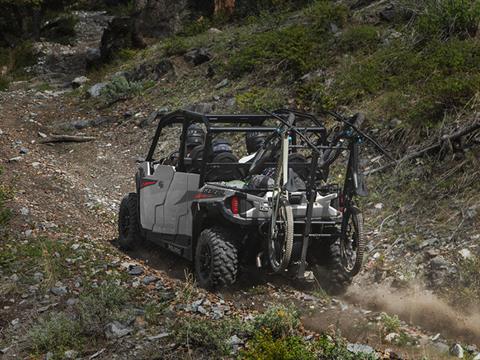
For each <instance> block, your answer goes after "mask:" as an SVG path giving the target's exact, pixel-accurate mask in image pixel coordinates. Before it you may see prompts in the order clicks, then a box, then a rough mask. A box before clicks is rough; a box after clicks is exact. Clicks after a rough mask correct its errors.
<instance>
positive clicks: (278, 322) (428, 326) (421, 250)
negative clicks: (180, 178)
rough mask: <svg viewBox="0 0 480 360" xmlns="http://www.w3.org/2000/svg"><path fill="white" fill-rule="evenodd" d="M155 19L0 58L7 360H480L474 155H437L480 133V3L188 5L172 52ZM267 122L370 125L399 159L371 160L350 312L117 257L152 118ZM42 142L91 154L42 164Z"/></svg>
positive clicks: (323, 300)
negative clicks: (337, 120)
mask: <svg viewBox="0 0 480 360" xmlns="http://www.w3.org/2000/svg"><path fill="white" fill-rule="evenodd" d="M147 3H148V4H147ZM152 3H155V2H153V1H151V2H146V5H144V7H140V8H137V9H138V10H139V11H137V12H131V11H132V10H131V9H130V10H127V11H126V12H120V13H119V12H113V11H108V12H104V11H103V10H104V9H92V8H88V9H85V8H81V9H75V10H73V9H72V10H71V11H69V10H67V13H66V15H68V16H70V15H72V16H73V17H74V18H75V21H74V24H73V29H74V31H73V32H72V33H71V35H69V36H68V37H67V38H68V39H67V41H63V40H65V39H62V40H61V41H59V40H58V36H57V35H58V34H57V35H54V36H53V35H52V36H53V37H50V35H48V32H44V35H45V36H43V37H42V38H40V39H39V41H30V42H28V43H24V44H23V45H19V46H18V47H17V48H15V49H14V50H13V51H14V53H13V55H12V52H11V50H9V52H8V54H9V56H8V59H10V60H9V62H8V63H7V65H5V67H4V68H3V70H2V73H1V75H0V88H1V87H2V84H3V88H4V89H5V91H4V92H0V110H1V113H2V121H1V122H0V144H1V145H0V159H1V160H2V161H3V164H1V169H2V174H1V175H0V176H1V178H2V182H1V185H0V231H1V232H0V234H1V240H0V279H1V281H0V353H1V354H2V356H3V357H4V358H6V359H10V358H12V359H13V358H18V357H19V356H22V357H28V356H30V357H32V358H44V357H46V358H49V359H54V358H83V359H87V358H89V359H94V358H97V359H102V358H104V359H111V358H120V359H123V358H125V359H128V358H132V357H138V358H144V359H152V358H222V357H226V358H229V357H230V358H235V357H239V358H248V359H257V358H258V359H264V358H265V359H303V358H305V359H313V358H322V359H348V358H352V359H354V358H355V359H356V358H379V357H383V358H392V359H396V358H413V359H417V358H418V359H420V358H429V359H438V358H449V357H457V358H469V359H472V358H475V359H479V358H480V355H479V350H478V348H477V347H478V346H480V326H479V324H480V303H479V300H478V299H479V298H480V275H479V274H480V247H479V240H480V232H479V230H478V229H479V223H480V187H479V183H478V181H477V179H478V174H479V171H480V166H479V153H480V152H479V148H478V143H479V140H480V138H479V134H478V131H472V132H465V134H464V135H463V136H458V137H453V138H449V137H450V136H451V135H452V134H456V133H462V131H463V130H464V129H469V128H475V126H476V124H478V122H479V121H480V119H479V118H478V110H479V109H478V106H479V105H478V94H479V90H480V89H479V86H480V85H479V84H480V81H479V79H478V76H479V74H480V72H479V70H480V41H479V39H478V36H477V28H478V24H479V22H480V8H479V7H478V6H477V2H475V1H450V0H448V1H447V0H445V1H444V0H441V1H438V0H435V1H434V0H422V1H420V2H419V1H416V2H414V1H408V0H399V1H320V0H318V1H301V2H295V1H286V0H285V1H278V2H270V1H262V2H256V6H254V7H252V5H251V4H250V3H249V2H247V1H244V2H242V1H237V2H236V8H235V10H233V12H229V13H223V15H222V14H221V13H217V15H216V16H211V14H212V13H213V12H215V9H214V8H213V10H212V9H200V8H195V7H191V4H190V5H189V4H187V3H186V2H185V4H181V2H178V5H177V6H180V7H181V8H180V7H179V8H175V7H174V8H169V9H166V11H167V10H168V11H170V12H172V13H174V14H176V15H178V16H177V17H176V18H175V22H174V23H167V22H161V24H163V25H165V28H164V29H167V30H164V31H163V32H155V31H157V30H158V29H157V30H155V31H154V30H152V28H149V27H148V26H147V24H148V23H149V21H150V20H149V19H148V18H147V17H145V16H144V15H145V11H146V10H145V9H151V8H149V7H148V6H152ZM158 3H159V4H160V3H163V2H161V1H159V2H158ZM234 3H235V2H234ZM149 4H150V5H149ZM272 4H274V6H272ZM0 5H2V3H1V2H0ZM137 5H138V4H137ZM159 6H161V5H159ZM189 6H190V7H189ZM107 10H108V8H107ZM157 10H158V8H157ZM207 10H208V11H207ZM184 11H185V13H184ZM229 11H230V10H229ZM64 15H65V14H64ZM64 15H62V16H61V18H64ZM125 15H127V16H125ZM139 19H140V20H139ZM135 24H137V25H138V24H142V26H141V27H140V28H141V30H140V28H139V27H137V25H135ZM60 27H61V26H60ZM67 27H68V26H67ZM58 28H59V26H52V27H50V31H53V29H58ZM48 29H49V28H48V27H47V29H45V31H47V30H48ZM122 29H123V30H122ZM125 29H127V30H128V31H124V30H125ZM149 29H150V30H149ZM149 31H150V32H149ZM158 31H160V30H158ZM47 35H48V36H47ZM139 35H141V36H139ZM135 41H138V42H139V43H140V44H139V43H135ZM135 44H136V45H141V47H144V46H145V47H144V48H143V49H138V48H135ZM137 47H138V46H137ZM4 53H6V52H5V51H4ZM1 54H2V53H0V55H1ZM30 54H35V55H36V56H35V57H34V60H32V58H31V57H30V56H29V55H30ZM12 59H14V60H15V61H13V62H12ZM0 60H2V57H1V56H0ZM1 79H4V80H3V83H2V80H1ZM7 89H8V90H7ZM279 107H289V108H298V109H302V110H307V111H312V112H315V111H318V110H319V109H322V108H328V109H336V110H339V111H341V112H343V113H346V114H351V113H354V112H357V111H361V112H364V113H366V114H367V123H366V124H365V129H367V131H368V132H369V133H370V134H371V135H373V136H375V137H376V138H377V139H378V140H379V141H380V142H381V143H382V144H383V145H384V146H385V147H386V148H387V149H388V150H389V152H390V153H391V154H392V155H394V157H395V158H397V159H400V160H399V161H398V162H396V163H393V164H390V163H389V161H388V159H385V158H384V157H382V156H379V155H378V154H377V153H376V152H375V151H374V150H373V149H371V148H370V147H369V146H368V145H365V146H364V147H363V150H362V152H363V158H364V161H363V164H362V166H363V170H364V171H365V172H366V173H367V174H369V175H368V180H369V188H370V196H369V197H368V198H366V199H365V200H364V201H363V202H362V204H361V207H362V209H363V211H364V217H365V226H366V229H367V234H368V240H369V244H368V253H367V257H366V259H365V269H364V271H363V272H362V274H361V275H360V276H359V277H358V278H357V279H356V283H355V284H354V285H353V286H352V288H351V289H350V291H349V292H348V293H347V294H346V295H345V296H343V297H340V298H337V297H331V296H330V295H328V294H326V293H325V292H324V291H323V290H322V283H321V279H320V282H319V283H318V284H317V286H314V287H312V288H307V289H304V288H302V289H300V288H298V287H296V286H295V284H289V283H288V282H286V281H285V280H283V279H278V278H276V277H273V276H270V275H265V274H256V273H255V274H253V275H252V274H244V277H243V278H241V279H240V284H239V286H238V288H235V289H232V290H228V291H223V292H221V293H218V294H211V293H206V292H204V291H203V290H201V289H198V288H197V287H196V286H195V284H194V282H193V280H192V278H191V276H190V275H189V274H188V271H185V270H188V267H189V264H187V263H183V262H180V263H179V260H178V259H177V258H176V257H174V256H173V255H169V254H165V253H163V252H161V251H160V250H159V249H158V248H155V247H151V248H148V249H143V250H137V251H135V252H132V253H128V254H126V253H122V252H121V251H120V250H118V249H117V247H116V240H115V239H116V225H115V223H116V212H117V208H118V204H119V200H120V199H121V197H122V196H123V194H124V193H126V192H128V191H129V190H131V189H132V187H133V180H132V177H133V174H134V171H135V160H136V159H137V158H138V157H141V156H144V154H145V151H146V148H147V147H148V144H149V141H150V139H151V137H152V136H153V129H154V124H153V123H152V121H153V119H154V116H155V115H156V114H157V113H159V112H167V111H171V110H175V109H178V108H189V109H194V110H196V111H200V112H218V113H239V112H258V111H261V109H262V108H268V109H272V108H279ZM54 134H67V135H82V136H90V137H93V138H94V140H93V141H92V142H89V143H83V144H82V143H78V144H77V143H72V144H55V145H52V146H48V145H46V144H43V143H42V141H43V140H44V138H45V137H49V136H51V135H54ZM423 149H427V150H428V151H423ZM416 153H418V156H417V155H415V154H416ZM378 169H380V171H377V170H378ZM340 180H341V179H339V181H340ZM112 184H113V185H112ZM252 278H255V279H257V280H255V281H252V280H249V279H252Z"/></svg>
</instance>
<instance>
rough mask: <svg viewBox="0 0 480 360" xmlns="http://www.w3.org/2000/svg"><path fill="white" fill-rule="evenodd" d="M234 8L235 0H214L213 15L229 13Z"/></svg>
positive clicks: (231, 12)
mask: <svg viewBox="0 0 480 360" xmlns="http://www.w3.org/2000/svg"><path fill="white" fill-rule="evenodd" d="M234 10H235V0H215V15H217V14H226V15H231V14H233V11H234Z"/></svg>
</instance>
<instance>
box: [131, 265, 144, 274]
mask: <svg viewBox="0 0 480 360" xmlns="http://www.w3.org/2000/svg"><path fill="white" fill-rule="evenodd" d="M128 273H129V274H130V275H134V276H137V275H142V274H143V268H142V267H141V266H139V265H130V266H129V267H128Z"/></svg>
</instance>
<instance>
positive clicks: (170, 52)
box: [163, 36, 188, 56]
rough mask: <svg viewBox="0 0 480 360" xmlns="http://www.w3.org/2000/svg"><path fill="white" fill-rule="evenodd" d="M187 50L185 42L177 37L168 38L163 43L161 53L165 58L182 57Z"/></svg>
mask: <svg viewBox="0 0 480 360" xmlns="http://www.w3.org/2000/svg"><path fill="white" fill-rule="evenodd" d="M187 50H188V44H187V42H186V41H185V40H184V39H182V38H181V37H178V36H175V37H171V38H168V39H166V40H165V41H164V43H163V51H164V53H165V55H166V56H174V55H183V54H185V53H186V52H187Z"/></svg>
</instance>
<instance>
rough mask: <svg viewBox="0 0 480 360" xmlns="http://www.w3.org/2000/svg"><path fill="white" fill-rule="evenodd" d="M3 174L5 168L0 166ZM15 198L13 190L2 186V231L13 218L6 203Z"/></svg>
mask: <svg viewBox="0 0 480 360" xmlns="http://www.w3.org/2000/svg"><path fill="white" fill-rule="evenodd" d="M2 174H3V168H2V167H1V166H0V176H2ZM12 196H13V194H12V191H11V189H9V188H8V187H7V186H6V185H4V184H1V185H0V230H2V228H3V227H5V226H6V225H7V224H8V222H9V220H10V218H11V216H12V212H11V210H10V209H8V208H7V207H6V205H5V202H6V201H7V200H9V199H11V198H12Z"/></svg>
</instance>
